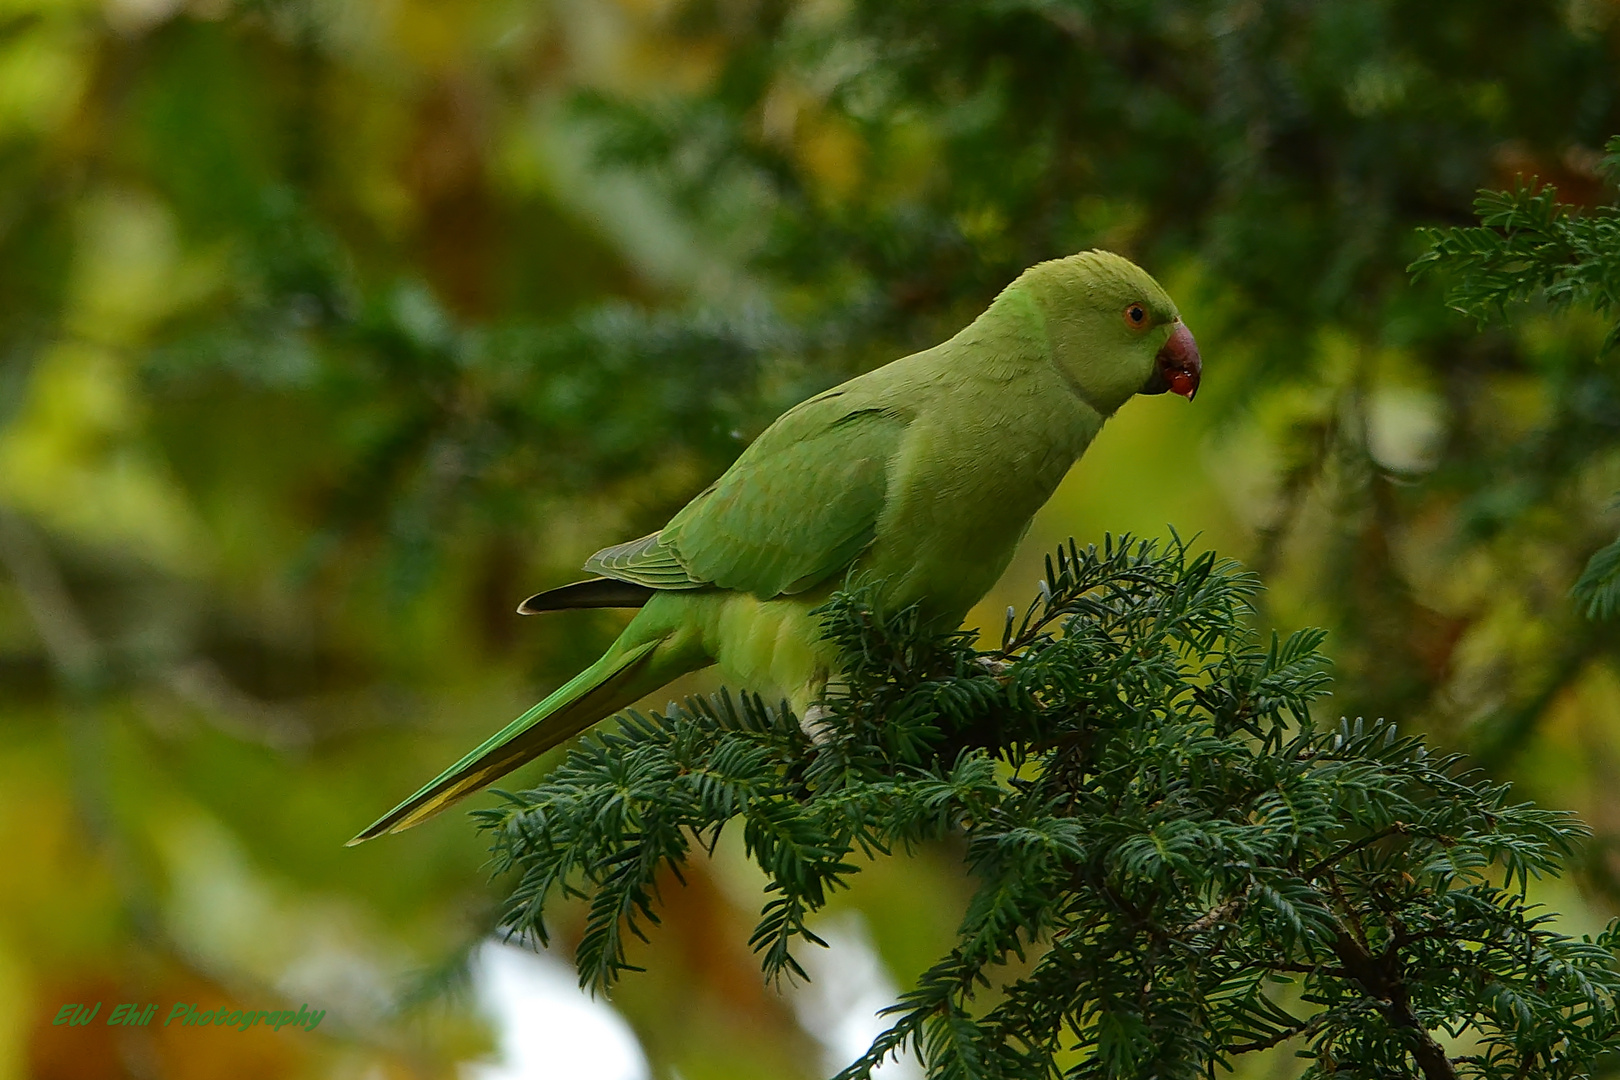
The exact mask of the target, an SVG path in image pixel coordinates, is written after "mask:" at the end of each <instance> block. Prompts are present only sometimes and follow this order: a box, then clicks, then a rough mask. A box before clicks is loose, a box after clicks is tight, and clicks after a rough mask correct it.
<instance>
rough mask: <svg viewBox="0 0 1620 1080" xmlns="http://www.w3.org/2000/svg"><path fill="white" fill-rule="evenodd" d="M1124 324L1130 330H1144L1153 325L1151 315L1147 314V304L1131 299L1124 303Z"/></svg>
mask: <svg viewBox="0 0 1620 1080" xmlns="http://www.w3.org/2000/svg"><path fill="white" fill-rule="evenodd" d="M1124 317H1125V325H1126V326H1128V327H1130V328H1131V329H1132V330H1146V329H1147V328H1148V327H1150V326H1152V325H1153V316H1151V315H1149V314H1148V309H1147V306H1146V305H1144V304H1143V303H1142V302H1141V301H1139V300H1138V301H1132V302H1131V303H1129V304H1126V305H1125V311H1124Z"/></svg>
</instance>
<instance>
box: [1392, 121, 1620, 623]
mask: <svg viewBox="0 0 1620 1080" xmlns="http://www.w3.org/2000/svg"><path fill="white" fill-rule="evenodd" d="M1604 149H1605V150H1606V151H1607V153H1606V156H1605V157H1604V158H1603V172H1604V174H1605V175H1606V176H1607V177H1608V178H1609V179H1611V180H1612V179H1614V177H1615V175H1616V174H1617V173H1620V136H1615V137H1614V138H1611V139H1610V140H1609V141H1608V143H1607V144H1606V145H1605V146H1604ZM1474 213H1475V215H1476V216H1477V217H1478V218H1479V224H1478V225H1477V226H1469V227H1456V228H1449V229H1420V230H1418V231H1419V233H1420V235H1422V236H1423V237H1424V239H1425V240H1427V241H1428V244H1429V250H1428V251H1427V252H1426V253H1424V254H1423V256H1422V257H1420V258H1419V259H1418V260H1417V261H1416V262H1414V263H1412V265H1411V267H1409V269H1410V270H1411V272H1412V273H1413V275H1414V276H1415V277H1421V276H1422V275H1423V274H1425V273H1428V272H1431V271H1434V270H1441V271H1444V272H1445V273H1446V274H1447V275H1448V277H1450V278H1451V279H1452V283H1451V285H1450V287H1449V288H1448V289H1447V290H1446V302H1447V303H1448V304H1450V305H1451V306H1452V307H1454V308H1456V309H1457V310H1458V311H1460V312H1462V313H1463V314H1465V315H1470V316H1472V317H1473V318H1475V319H1477V320H1478V321H1479V322H1480V323H1482V324H1483V323H1485V322H1486V321H1488V320H1490V319H1491V318H1493V317H1494V318H1498V319H1505V318H1506V317H1507V310H1508V308H1509V306H1511V305H1516V304H1523V303H1525V302H1527V301H1530V300H1534V299H1541V300H1544V301H1545V302H1546V303H1547V304H1549V305H1551V306H1552V307H1553V308H1555V309H1558V308H1567V307H1569V306H1571V305H1578V304H1584V305H1587V306H1589V307H1591V308H1592V309H1594V310H1595V311H1597V312H1598V314H1600V315H1602V316H1604V317H1605V318H1607V319H1609V320H1610V325H1609V330H1608V333H1607V335H1605V337H1604V339H1603V347H1602V352H1603V353H1604V354H1608V353H1609V352H1611V351H1612V350H1613V349H1614V347H1615V345H1617V344H1620V204H1614V203H1611V204H1609V205H1606V206H1601V207H1597V208H1595V209H1593V210H1590V211H1586V212H1582V211H1580V210H1578V209H1577V208H1576V207H1573V206H1570V205H1569V204H1568V203H1564V202H1560V201H1559V200H1558V191H1557V189H1556V188H1554V187H1553V186H1552V185H1551V184H1539V185H1538V184H1537V183H1535V182H1531V183H1528V184H1526V183H1524V182H1522V181H1521V182H1520V183H1519V185H1518V186H1517V187H1515V188H1514V189H1513V190H1511V191H1482V192H1480V193H1479V198H1478V199H1476V200H1475V202H1474ZM1570 591H1571V594H1572V595H1573V596H1574V597H1575V599H1576V600H1577V601H1578V602H1580V603H1581V604H1582V605H1583V606H1584V607H1585V609H1586V614H1587V617H1588V618H1592V619H1609V618H1613V616H1614V614H1615V612H1616V611H1617V610H1620V540H1616V541H1615V542H1614V543H1612V544H1609V545H1608V546H1606V547H1603V548H1601V549H1599V550H1598V551H1597V552H1596V553H1595V554H1593V556H1592V557H1591V559H1590V560H1589V561H1588V562H1587V564H1586V569H1585V570H1584V571H1582V573H1581V576H1580V578H1579V579H1578V580H1577V581H1576V582H1575V586H1574V588H1573V589H1571V590H1570Z"/></svg>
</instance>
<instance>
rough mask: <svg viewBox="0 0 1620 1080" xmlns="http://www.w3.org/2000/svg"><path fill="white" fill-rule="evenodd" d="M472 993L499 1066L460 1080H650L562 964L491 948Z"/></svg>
mask: <svg viewBox="0 0 1620 1080" xmlns="http://www.w3.org/2000/svg"><path fill="white" fill-rule="evenodd" d="M473 986H474V989H475V991H476V992H477V994H478V1002H479V1005H480V1006H481V1007H482V1008H483V1010H484V1012H485V1014H486V1015H488V1016H489V1017H491V1018H492V1019H493V1020H494V1022H495V1027H496V1031H497V1033H498V1036H499V1042H500V1063H499V1064H496V1065H491V1064H487V1063H479V1064H469V1065H463V1066H462V1067H461V1077H462V1080H559V1078H562V1077H567V1078H568V1080H650V1077H651V1075H652V1072H651V1070H650V1069H649V1068H648V1067H647V1057H646V1055H645V1054H643V1053H642V1052H641V1044H640V1043H639V1042H637V1041H636V1036H635V1033H634V1032H632V1031H631V1030H630V1025H629V1024H627V1023H626V1022H625V1020H624V1018H623V1017H622V1016H620V1015H619V1014H618V1013H616V1012H614V1011H613V1009H612V1008H610V1007H609V1006H608V1005H607V1004H606V1003H605V1002H602V1001H593V1000H592V999H591V997H590V995H588V994H586V993H585V992H584V991H583V990H581V989H580V988H579V983H578V981H577V977H576V975H575V973H574V969H573V968H572V967H571V966H569V965H568V964H566V963H564V962H563V961H561V960H559V959H557V958H556V957H554V956H548V955H546V954H545V953H534V952H530V951H529V950H528V949H521V948H518V947H517V946H515V945H507V944H504V943H502V942H499V941H486V942H484V945H483V947H482V948H481V949H479V951H478V960H477V966H476V968H475V974H474V976H473ZM885 1080H888V1077H887V1075H885Z"/></svg>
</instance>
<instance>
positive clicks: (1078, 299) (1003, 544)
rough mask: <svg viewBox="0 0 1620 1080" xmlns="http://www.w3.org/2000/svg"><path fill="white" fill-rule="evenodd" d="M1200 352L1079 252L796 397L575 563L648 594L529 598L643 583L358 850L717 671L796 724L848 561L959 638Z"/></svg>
mask: <svg viewBox="0 0 1620 1080" xmlns="http://www.w3.org/2000/svg"><path fill="white" fill-rule="evenodd" d="M1138 316H1140V318H1138ZM1183 338H1184V339H1185V341H1184V343H1182V344H1177V343H1178V342H1181V339H1183ZM1191 342H1192V339H1191V335H1189V334H1187V333H1186V331H1185V328H1183V327H1181V325H1180V318H1179V316H1178V314H1177V312H1176V308H1175V305H1174V304H1173V303H1172V302H1171V300H1170V298H1169V297H1168V296H1167V295H1166V294H1165V292H1164V290H1163V289H1161V288H1160V287H1159V286H1158V284H1157V283H1156V282H1154V281H1153V279H1152V278H1151V277H1149V276H1148V275H1147V274H1146V273H1145V272H1143V271H1142V270H1141V269H1140V268H1138V267H1137V266H1135V265H1134V264H1132V263H1130V262H1129V261H1127V260H1125V259H1122V258H1120V257H1118V256H1116V255H1111V254H1108V253H1106V252H1085V253H1082V254H1080V255H1074V256H1070V257H1069V258H1067V259H1060V260H1055V261H1053V262H1049V263H1042V264H1040V265H1039V266H1036V267H1033V268H1031V269H1030V270H1028V271H1026V272H1025V273H1024V274H1023V275H1022V276H1020V277H1019V279H1018V280H1017V281H1015V282H1014V283H1013V284H1012V285H1010V286H1008V288H1007V289H1006V290H1005V291H1003V292H1002V294H1001V295H1000V296H999V297H997V299H996V301H995V303H993V304H992V305H991V306H990V308H989V309H988V310H987V311H986V312H985V313H984V314H982V315H981V316H979V318H978V319H976V320H974V322H973V323H972V324H971V325H969V326H967V327H966V328H964V329H963V330H962V331H961V332H960V333H958V334H957V335H956V336H955V337H953V338H951V339H950V340H949V341H947V342H944V343H943V344H940V345H937V346H935V347H934V348H932V349H928V350H926V351H924V352H921V353H916V354H914V355H912V356H908V357H905V358H904V359H901V360H897V361H895V362H894V363H892V364H888V365H886V366H884V367H881V368H878V369H877V370H875V371H871V372H868V373H867V374H865V375H862V376H860V377H858V378H855V379H851V380H850V381H849V382H847V383H844V384H843V385H841V386H838V387H834V388H833V389H831V390H828V391H826V392H824V393H822V394H818V395H817V396H815V397H813V398H811V399H809V400H808V401H805V402H803V403H801V404H799V405H798V406H796V407H794V408H793V409H791V410H789V411H788V412H786V413H784V414H783V415H782V416H781V417H780V418H779V419H778V420H777V421H776V422H775V423H774V424H772V425H771V426H770V427H769V428H767V429H766V431H765V432H764V433H763V434H762V435H760V437H759V438H758V439H756V440H755V441H754V442H753V444H752V445H750V446H749V447H748V448H747V449H746V450H744V451H743V453H742V455H741V456H740V457H738V459H737V460H736V462H735V463H734V464H733V465H732V466H731V468H730V469H728V470H727V471H726V473H725V474H724V475H723V476H721V477H720V478H719V479H718V480H716V481H715V482H714V483H713V484H711V485H710V486H709V487H708V488H706V489H705V490H704V491H702V492H701V493H699V494H698V495H697V497H695V498H694V499H693V500H692V501H691V502H690V503H688V504H687V505H686V507H685V508H684V509H682V510H681V511H680V512H679V513H678V514H676V515H675V516H674V517H673V518H672V519H671V520H670V522H669V524H668V525H666V526H665V527H664V528H663V529H662V530H661V531H659V532H657V533H654V534H652V535H651V536H645V537H642V538H641V539H639V540H634V541H631V542H629V543H625V544H620V545H617V546H614V547H609V548H605V549H603V550H602V551H599V552H597V553H596V554H595V555H593V556H591V558H590V559H589V560H588V561H587V562H586V564H585V568H586V569H587V570H589V571H591V572H593V573H596V574H600V575H602V576H603V577H604V578H608V579H612V580H616V581H620V582H625V583H629V585H630V586H635V587H638V588H629V589H626V590H614V589H611V588H604V587H603V586H601V585H594V586H589V587H584V588H581V589H576V590H574V591H565V590H554V592H553V593H552V594H544V595H542V596H540V597H535V598H531V601H525V609H526V610H542V609H544V608H546V607H548V606H580V604H582V603H589V602H591V601H590V599H589V598H590V597H593V596H596V597H601V598H602V602H603V603H614V602H621V601H620V599H618V598H622V597H623V596H630V597H639V596H641V595H644V594H643V592H642V589H643V588H644V589H650V590H651V594H650V596H649V597H648V598H647V600H646V603H645V605H644V606H643V607H642V608H641V610H640V611H639V612H638V613H637V615H636V617H635V618H634V619H632V620H631V622H630V625H629V626H628V627H626V628H625V631H624V633H623V634H622V635H620V637H619V639H618V640H617V641H616V642H614V644H613V645H612V647H611V648H609V650H608V652H607V653H606V654H605V655H604V656H603V657H602V659H601V660H598V661H597V662H596V663H595V664H593V665H592V666H591V667H590V668H588V669H586V670H585V671H584V672H582V673H581V674H580V675H578V676H576V677H575V678H574V679H572V680H570V681H569V682H568V683H567V684H565V685H564V686H563V687H561V688H560V689H559V690H557V691H556V692H555V693H553V694H552V695H551V696H550V697H548V698H546V700H545V701H542V702H541V703H540V704H539V705H536V706H535V707H534V708H533V709H531V710H529V712H527V713H525V714H524V715H523V716H521V717H519V718H518V719H517V720H515V721H513V722H512V724H510V725H508V726H507V727H506V728H505V729H504V730H502V731H501V732H499V733H498V734H496V735H495V736H493V737H492V738H490V739H489V740H488V741H487V742H485V743H484V744H483V745H482V746H480V747H478V748H477V749H476V750H474V751H473V752H472V753H470V754H468V755H467V756H466V757H465V758H463V759H462V760H461V761H459V762H457V763H456V764H455V765H453V766H451V767H450V768H449V769H447V770H446V771H445V772H444V773H443V774H442V775H440V776H439V777H437V778H436V779H434V780H433V781H432V782H431V783H429V784H428V785H427V786H426V787H424V788H423V789H422V790H421V791H419V792H417V793H416V794H415V795H412V796H411V797H410V798H409V799H407V800H405V801H404V802H403V803H401V804H400V805H399V806H398V807H396V808H395V809H394V810H393V811H391V812H390V813H388V814H386V815H384V816H383V817H382V818H381V819H380V820H378V821H377V822H376V823H375V824H373V825H372V826H371V827H370V828H368V829H366V830H365V831H364V832H362V833H361V834H360V835H359V836H357V837H355V839H354V840H352V841H350V843H351V844H352V843H358V842H360V841H362V840H366V839H369V838H371V837H373V836H377V835H379V834H381V833H384V832H395V831H398V830H400V829H405V828H409V827H410V826H412V825H414V824H416V823H418V822H420V821H422V820H425V819H426V818H428V817H431V816H432V815H433V814H436V813H438V812H439V811H441V810H443V809H444V808H445V807H447V806H449V805H450V804H452V803H454V802H455V801H457V800H458V799H460V798H462V797H464V796H465V795H467V794H469V793H471V792H472V791H475V790H477V789H478V788H480V787H482V786H483V785H485V784H487V783H489V782H491V781H492V780H494V779H496V778H497V777H499V776H501V775H503V774H505V773H506V772H509V771H510V770H511V769H513V768H516V767H517V766H518V765H521V764H523V763H524V762H526V761H529V760H531V759H533V758H534V757H535V756H537V755H539V754H540V753H543V752H544V751H545V750H547V749H549V748H550V747H552V746H555V745H557V744H558V743H560V742H562V741H564V740H565V739H568V738H571V737H572V736H574V735H576V734H578V733H579V732H580V731H583V730H584V729H585V728H587V727H589V726H590V725H591V724H593V723H595V722H596V721H598V720H600V719H602V718H603V717H606V716H609V715H611V714H612V713H614V712H616V711H618V710H619V709H621V708H623V707H624V706H626V705H628V704H630V703H631V702H633V701H635V700H637V699H638V698H640V697H642V696H643V695H645V694H647V693H650V692H652V691H653V690H656V689H657V688H658V687H660V686H662V685H663V684H664V683H666V682H669V681H670V680H671V679H674V678H676V677H677V676H679V675H681V674H684V673H685V672H688V671H692V670H695V669H697V668H700V667H706V666H708V665H710V664H719V666H720V668H721V670H722V672H723V673H724V674H725V676H726V677H727V679H728V680H731V681H733V682H735V683H737V684H738V685H741V686H744V687H747V688H748V689H750V690H754V691H758V692H760V693H763V694H765V695H766V696H768V697H772V698H777V697H783V698H787V699H788V700H790V701H791V702H792V704H793V705H794V707H795V708H797V709H798V710H799V711H800V715H801V716H802V715H803V712H804V710H805V709H806V708H807V707H808V706H809V705H810V704H811V703H812V702H813V701H814V700H815V699H816V698H818V697H819V696H820V694H821V692H822V689H823V687H824V686H825V685H826V683H827V680H828V679H829V678H831V677H832V676H833V675H834V670H833V665H834V663H835V659H836V658H835V657H834V656H833V655H832V654H831V650H830V649H829V648H828V647H827V646H826V645H825V644H824V643H823V642H822V641H821V640H820V637H819V634H818V631H817V627H816V625H815V620H814V618H812V617H811V615H810V612H811V611H812V610H813V609H815V608H816V607H817V606H819V605H820V604H821V603H822V602H823V601H824V600H825V599H826V597H827V596H828V594H829V593H830V592H831V591H832V589H833V588H834V587H836V586H837V585H838V584H839V583H840V582H842V581H843V580H844V577H845V575H846V574H848V573H849V572H850V571H851V570H855V571H857V572H862V573H865V574H868V575H869V576H870V577H871V578H872V580H874V581H878V582H880V583H881V585H880V592H879V599H880V601H881V602H882V603H884V604H886V605H891V606H894V607H901V606H905V605H907V604H911V603H918V604H920V605H921V606H922V609H923V612H924V614H925V616H926V617H928V618H929V619H932V620H935V621H936V622H938V623H940V624H944V625H950V626H954V625H956V624H957V623H959V622H960V621H961V619H962V618H963V616H965V615H966V614H967V612H968V609H969V608H971V607H972V606H973V604H975V603H976V602H977V601H978V600H979V598H980V597H982V596H983V595H984V594H985V593H986V592H987V591H988V590H989V588H990V587H991V586H992V585H993V584H994V583H995V581H996V579H997V578H998V577H999V576H1000V575H1001V572H1002V571H1003V570H1004V569H1005V568H1006V565H1007V563H1008V561H1009V560H1010V559H1011V557H1012V554H1013V550H1014V548H1015V547H1016V546H1017V543H1018V541H1019V539H1020V538H1021V537H1022V536H1023V534H1024V531H1025V530H1026V529H1027V528H1028V525H1029V521H1030V518H1031V517H1032V516H1033V514H1034V513H1035V511H1036V510H1037V509H1039V508H1040V506H1041V505H1042V504H1043V503H1044V502H1045V501H1046V500H1047V498H1048V497H1050V495H1051V494H1052V491H1053V490H1054V489H1055V488H1056V487H1057V484H1058V482H1059V481H1060V480H1061V479H1062V478H1063V476H1064V474H1065V473H1066V472H1068V470H1069V467H1070V466H1071V465H1072V464H1073V463H1074V461H1075V460H1076V459H1077V458H1078V457H1079V456H1080V454H1081V453H1082V452H1084V450H1085V448H1086V446H1087V445H1088V444H1089V443H1090V442H1091V440H1092V438H1093V437H1095V435H1096V434H1097V431H1098V430H1099V429H1100V428H1101V427H1102V424H1103V421H1104V420H1106V419H1107V417H1109V416H1110V415H1112V414H1113V412H1114V411H1115V410H1116V409H1117V408H1118V407H1119V406H1120V405H1121V404H1123V403H1124V402H1125V401H1127V400H1128V399H1129V398H1130V397H1131V396H1132V395H1134V394H1136V393H1139V392H1157V391H1158V390H1160V389H1164V388H1165V387H1166V386H1168V385H1176V386H1177V387H1178V392H1184V393H1187V395H1188V396H1189V397H1190V396H1191V392H1190V391H1184V390H1181V389H1180V385H1181V384H1176V383H1174V382H1171V383H1165V382H1164V379H1163V376H1164V375H1165V370H1166V365H1167V364H1172V363H1175V364H1181V365H1182V366H1183V367H1185V366H1186V365H1187V364H1189V363H1190V364H1191V368H1190V370H1191V376H1190V378H1191V379H1192V384H1191V385H1192V387H1193V388H1194V389H1195V388H1196V385H1197V375H1198V368H1197V363H1198V359H1197V353H1196V349H1195V348H1193V349H1192V352H1191V354H1190V357H1191V359H1190V361H1188V360H1186V359H1185V356H1186V352H1185V350H1186V349H1187V348H1189V347H1191ZM1178 349H1179V350H1181V351H1177V350H1178ZM1167 356H1169V357H1171V359H1169V360H1167V359H1166V357H1167ZM1178 370H1180V369H1178ZM547 596H555V597H557V599H556V600H555V601H554V603H547V602H546V598H547ZM531 604H533V605H534V606H533V608H530V607H529V605H531Z"/></svg>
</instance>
